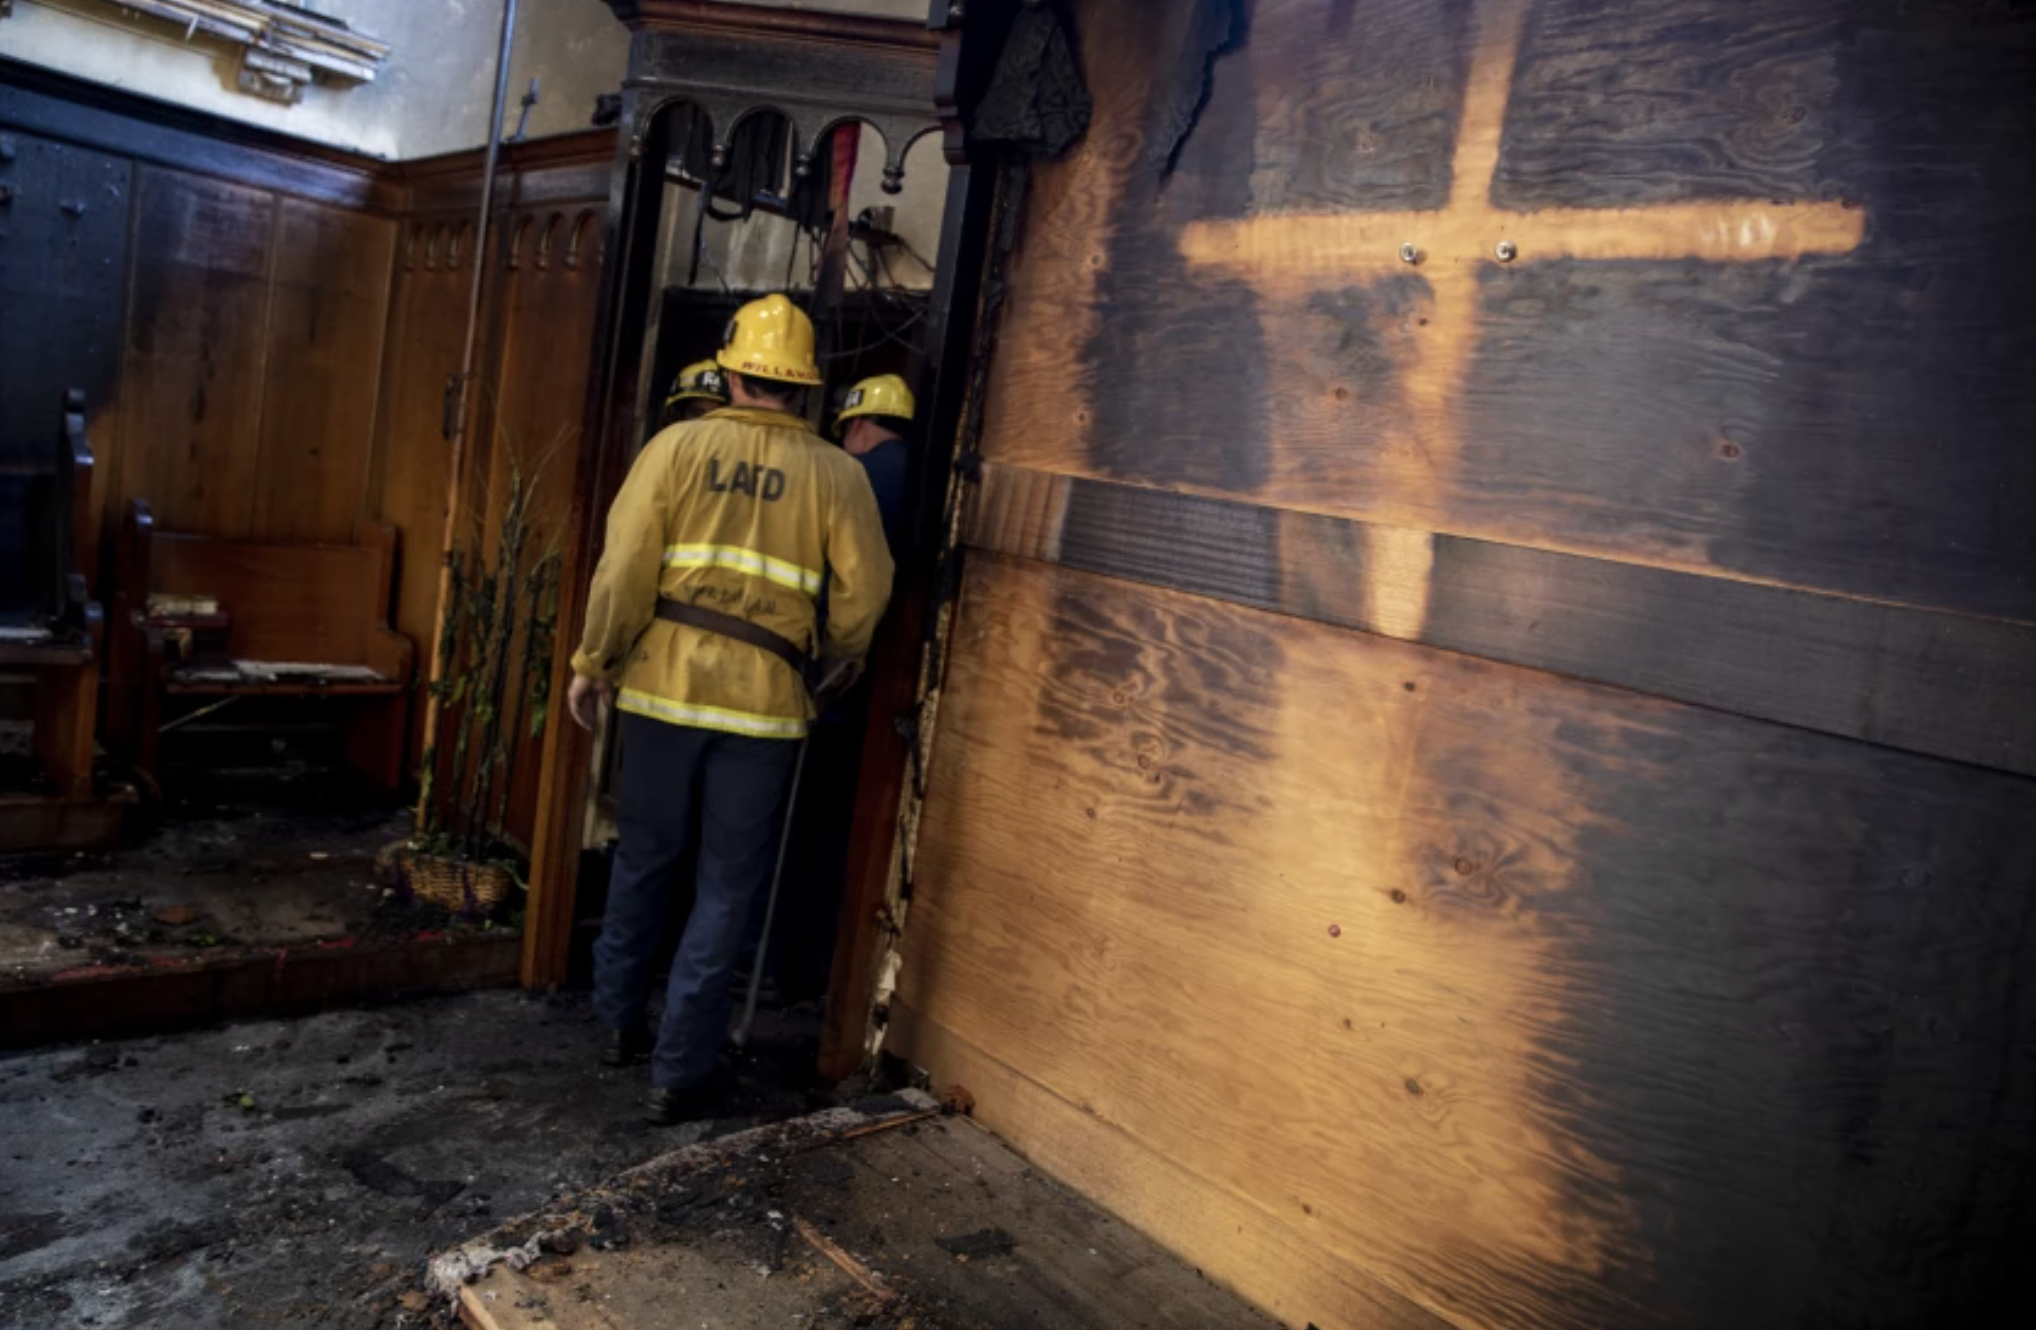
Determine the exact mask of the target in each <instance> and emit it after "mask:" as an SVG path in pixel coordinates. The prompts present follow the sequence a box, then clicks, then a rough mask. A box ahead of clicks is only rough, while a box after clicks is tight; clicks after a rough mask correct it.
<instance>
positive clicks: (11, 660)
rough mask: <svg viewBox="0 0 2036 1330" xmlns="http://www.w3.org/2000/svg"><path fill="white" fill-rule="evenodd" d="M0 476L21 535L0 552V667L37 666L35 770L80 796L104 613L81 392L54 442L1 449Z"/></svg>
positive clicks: (60, 793)
mask: <svg viewBox="0 0 2036 1330" xmlns="http://www.w3.org/2000/svg"><path fill="white" fill-rule="evenodd" d="M0 478H4V481H5V485H4V493H5V495H6V498H5V500H4V501H0V509H4V510H5V511H4V512H0V526H5V527H7V528H8V529H9V530H10V532H11V533H12V535H13V537H14V541H15V542H18V544H17V546H16V548H13V549H10V550H7V551H4V552H0V562H4V563H5V564H7V565H8V568H9V572H8V575H7V578H6V585H5V589H4V591H0V667H11V668H15V669H27V670H32V671H33V672H34V675H35V680H36V691H35V719H34V740H33V748H34V752H35V756H36V759H37V761H38V763H39V765H40V768H41V773H42V775H43V777H44V778H45V779H46V780H47V781H48V783H49V785H50V787H51V788H52V789H53V791H54V795H55V798H56V799H57V800H59V801H63V802H67V803H82V802H86V801H89V800H90V799H91V798H92V758H93V731H94V729H95V722H96V718H97V714H98V702H99V661H100V656H101V646H102V635H103V626H102V625H103V620H102V616H101V615H100V612H99V606H98V605H97V604H95V603H94V602H93V601H92V599H91V597H90V594H89V592H88V590H87V587H86V581H85V574H84V571H83V570H84V569H85V568H86V567H87V566H88V558H87V550H86V542H87V538H88V537H87V533H88V532H89V530H90V513H91V511H92V449H91V445H90V444H89V443H88V442H87V441H86V438H85V395H84V393H82V392H80V391H79V390H77V389H75V388H74V389H71V390H69V391H67V392H66V393H65V394H64V411H63V419H62V424H61V427H60V428H59V430H58V436H57V444H56V448H55V450H54V451H53V452H52V451H51V450H50V449H49V448H48V447H47V445H45V446H43V447H40V448H38V447H35V446H33V445H31V446H29V447H27V448H20V449H14V448H10V449H6V450H4V452H0Z"/></svg>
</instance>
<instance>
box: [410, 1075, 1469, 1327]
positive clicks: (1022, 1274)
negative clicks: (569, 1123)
mask: <svg viewBox="0 0 2036 1330" xmlns="http://www.w3.org/2000/svg"><path fill="white" fill-rule="evenodd" d="M894 1111H895V1110H894V1109H886V1110H885V1112H887V1113H889V1112H894ZM831 1117H832V1120H833V1125H831V1126H829V1127H828V1128H827V1129H826V1130H824V1131H817V1130H808V1128H807V1125H806V1123H807V1122H811V1121H813V1120H810V1119H809V1120H805V1121H802V1122H792V1123H783V1124H778V1125H776V1126H772V1127H765V1128H759V1129H756V1130H754V1131H751V1132H745V1133H742V1134H740V1135H737V1136H731V1137H726V1138H723V1139H721V1140H716V1141H708V1142H705V1143H703V1144H700V1145H695V1146H691V1147H686V1148H684V1149H681V1150H679V1151H676V1152H674V1153H673V1154H671V1155H668V1156H664V1157H662V1158H661V1159H659V1160H654V1161H652V1163H650V1164H648V1165H645V1166H644V1167H642V1168H639V1169H635V1170H632V1171H631V1172H630V1173H629V1174H626V1175H624V1176H623V1177H622V1178H618V1179H614V1180H612V1181H610V1182H608V1183H604V1184H601V1185H598V1186H596V1187H594V1188H590V1189H588V1190H586V1191H584V1192H580V1193H575V1194H572V1195H569V1196H566V1197H564V1198H561V1200H560V1201H558V1202H557V1203H555V1204H554V1205H553V1206H551V1207H549V1208H548V1209H547V1210H545V1211H543V1212H540V1213H539V1214H537V1215H532V1216H525V1217H524V1218H523V1219H520V1220H515V1221H511V1223H509V1224H508V1225H505V1226H503V1228H501V1229H499V1230H497V1231H496V1232H495V1233H493V1234H490V1235H487V1236H485V1237H483V1238H480V1239H477V1240H476V1241H475V1242H473V1243H470V1244H467V1245H466V1246H465V1247H463V1248H461V1249H456V1251H455V1252H453V1253H447V1254H446V1255H444V1256H441V1257H440V1258H438V1260H436V1261H435V1262H434V1263H433V1269H434V1276H435V1278H437V1279H438V1280H439V1283H440V1286H441V1288H445V1287H449V1286H452V1281H455V1280H457V1279H458V1278H460V1277H462V1276H465V1275H468V1274H475V1273H478V1278H475V1279H472V1280H471V1281H470V1282H465V1283H461V1284H458V1285H457V1295H458V1301H459V1304H460V1308H461V1315H462V1317H463V1319H464V1320H465V1321H466V1323H467V1324H468V1325H469V1326H472V1327H476V1328H477V1330H524V1327H529V1326H536V1325H546V1326H550V1327H553V1330H625V1328H626V1330H650V1327H653V1326H664V1325H668V1324H671V1319H670V1318H671V1315H672V1308H674V1307H684V1308H685V1309H686V1314H687V1315H688V1316H689V1317H692V1318H697V1322H698V1323H702V1324H709V1325H716V1326H719V1325H740V1326H751V1325H754V1326H765V1325H772V1326H776V1325H784V1326H807V1327H813V1328H815V1330H830V1328H832V1327H841V1330H846V1328H847V1327H849V1326H851V1325H852V1326H857V1327H868V1328H870V1330H1034V1328H1035V1327H1042V1326H1052V1327H1055V1330H1271V1328H1272V1325H1273V1323H1272V1321H1270V1320H1269V1319H1268V1318H1266V1317H1264V1316H1263V1315H1261V1314H1260V1313H1258V1312H1256V1311H1254V1310H1252V1309H1251V1308H1250V1307H1248V1306H1246V1305H1245V1304H1244V1303H1242V1302H1240V1301H1238V1300H1237V1299H1236V1298H1235V1297H1234V1296H1233V1295H1231V1294H1230V1293H1229V1292H1227V1291H1224V1290H1222V1289H1220V1288H1217V1287H1216V1286H1214V1285H1213V1284H1211V1283H1210V1282H1209V1281H1208V1280H1206V1279H1205V1278H1204V1277H1203V1276H1202V1274H1201V1272H1200V1271H1197V1270H1195V1269H1193V1268H1191V1267H1189V1266H1188V1265H1186V1264H1184V1263H1182V1262H1180V1261H1178V1260H1176V1259H1174V1258H1173V1257H1171V1256H1169V1255H1167V1254H1166V1253H1165V1252H1163V1251H1162V1250H1160V1249H1159V1248H1158V1247H1156V1246H1155V1245H1154V1244H1153V1243H1152V1242H1151V1241H1150V1240H1148V1239H1147V1238H1145V1237H1144V1236H1142V1235H1140V1234H1139V1233H1138V1232H1136V1231H1135V1230H1134V1229H1132V1228H1130V1227H1128V1226H1126V1225H1125V1224H1124V1223H1122V1222H1120V1221H1119V1220H1117V1219H1115V1218H1113V1217H1112V1216H1110V1215H1108V1214H1106V1213H1105V1212H1104V1211H1103V1210H1101V1209H1099V1208H1098V1207H1097V1206H1096V1205H1095V1204H1093V1203H1092V1202H1091V1201H1089V1200H1087V1199H1085V1198H1083V1197H1081V1196H1078V1195H1076V1194H1075V1193H1073V1192H1071V1191H1069V1190H1068V1189H1067V1188H1065V1187H1063V1186H1062V1185H1060V1184H1059V1183H1057V1182H1055V1181H1053V1180H1052V1179H1050V1178H1048V1177H1046V1176H1044V1175H1043V1174H1041V1173H1040V1172H1039V1171H1038V1170H1037V1169H1035V1168H1033V1167H1032V1166H1030V1165H1028V1164H1027V1162H1026V1161H1025V1160H1023V1159H1021V1158H1020V1157H1019V1156H1018V1155H1017V1154H1015V1153H1014V1152H1013V1151H1012V1150H1011V1148H1010V1147H1009V1146H1008V1145H1006V1144H1005V1143H1004V1142H1003V1141H1001V1140H999V1139H998V1138H997V1137H995V1136H994V1135H992V1134H990V1133H989V1132H988V1131H985V1130H983V1129H982V1128H981V1127H980V1126H978V1125H976V1124H974V1123H971V1122H968V1121H966V1120H959V1119H946V1118H941V1117H938V1116H936V1117H935V1118H934V1119H933V1120H930V1121H929V1120H924V1119H923V1116H922V1115H917V1114H912V1113H906V1114H904V1115H903V1116H892V1117H889V1118H887V1119H880V1120H879V1121H878V1122H871V1123H870V1124H869V1125H868V1126H864V1127H853V1126H848V1125H846V1124H847V1123H849V1122H851V1121H853V1120H854V1119H855V1117H856V1114H854V1113H852V1112H850V1113H843V1112H842V1111H840V1110H836V1111H835V1112H834V1113H833V1114H832V1115H831ZM879 1123H881V1125H879ZM603 1234H606V1235H607V1236H606V1237H605V1238H604V1237H602V1236H601V1235H603ZM582 1235H584V1240H583V1236H582ZM533 1238H534V1239H536V1240H537V1242H538V1246H539V1249H541V1250H549V1249H557V1248H570V1249H571V1250H569V1251H565V1252H563V1253H556V1252H555V1253H554V1254H552V1255H549V1256H541V1257H540V1258H539V1259H537V1260H536V1261H535V1262H534V1263H531V1262H528V1261H526V1259H525V1257H524V1256H523V1255H518V1256H517V1258H516V1262H515V1263H517V1264H523V1265H525V1268H524V1269H522V1270H520V1271H519V1270H514V1269H511V1268H510V1264H511V1262H510V1261H509V1260H508V1259H507V1256H508V1253H509V1251H510V1250H512V1249H514V1250H519V1251H521V1252H528V1251H529V1250H530V1243H531V1241H532V1240H533ZM476 1261H479V1262H481V1263H483V1264H485V1266H486V1268H485V1269H484V1270H480V1271H478V1272H477V1271H476V1270H475V1263H476ZM688 1323H689V1324H690V1323H693V1322H691V1321H689V1322H688ZM1395 1324H1399V1323H1395ZM1421 1330H1429V1327H1428V1326H1427V1325H1426V1324H1425V1323H1422V1324H1421Z"/></svg>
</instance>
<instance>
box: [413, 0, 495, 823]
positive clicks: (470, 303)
mask: <svg viewBox="0 0 2036 1330" xmlns="http://www.w3.org/2000/svg"><path fill="white" fill-rule="evenodd" d="M515 49H516V0H502V39H501V44H500V46H499V47H498V49H497V50H496V53H495V103H494V108H493V110H491V111H490V112H489V114H488V148H487V154H486V156H485V158H484V159H483V163H482V166H481V216H480V221H479V223H478V224H477V225H476V226H475V228H474V246H473V250H472V251H471V252H472V254H473V265H474V280H473V282H472V284H471V285H470V286H469V288H468V293H467V332H466V341H465V344H464V345H463V346H462V348H461V350H460V367H459V373H458V374H457V375H455V376H454V378H453V380H452V382H451V383H449V384H447V385H446V402H445V417H444V420H443V421H442V422H441V423H442V425H443V430H442V432H443V433H444V435H445V437H446V439H447V440H448V441H449V442H450V443H451V444H452V454H451V456H450V457H449V458H448V459H447V462H446V468H447V484H446V494H445V534H444V538H443V540H442V541H441V542H440V546H439V553H438V613H437V614H436V615H434V616H433V627H432V634H431V640H432V641H433V642H437V641H438V638H439V636H440V634H441V633H442V631H443V628H442V626H441V625H442V624H443V622H444V619H445V609H446V606H445V601H446V597H447V596H448V595H450V594H451V592H452V553H453V550H454V549H455V548H457V546H458V544H459V519H460V468H461V467H462V466H463V465H464V464H465V461H466V441H467V388H468V386H469V385H470V384H471V383H472V382H473V378H474V355H475V351H476V348H477V346H478V344H479V341H480V323H481V295H482V292H483V290H484V289H485V285H486V282H487V276H488V223H489V222H490V220H492V217H493V214H494V211H495V170H496V167H497V166H498V164H499V163H500V161H501V158H502V116H503V113H504V112H505V110H506V109H507V108H508V104H509V58H510V56H511V55H512V54H514V52H515ZM443 655H444V653H443V652H441V651H438V650H437V649H436V648H434V649H433V650H432V653H431V672H430V676H429V678H430V682H431V684H432V687H430V688H429V689H427V690H426V691H425V699H426V700H425V704H424V736H423V748H424V751H425V752H426V753H429V752H431V750H432V743H433V741H434V740H435V739H436V738H437V737H438V717H439V705H438V689H437V685H438V684H439V683H440V682H442V681H443V678H444V673H445V662H444V660H443V659H442V657H443ZM426 787H427V788H429V783H428V782H427V786H426ZM423 812H424V810H423V806H422V805H421V804H420V805H419V807H418V815H419V817H420V818H421V817H422V815H423Z"/></svg>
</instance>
